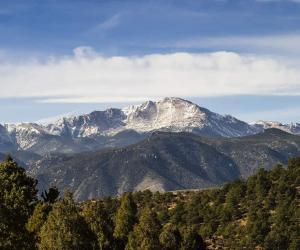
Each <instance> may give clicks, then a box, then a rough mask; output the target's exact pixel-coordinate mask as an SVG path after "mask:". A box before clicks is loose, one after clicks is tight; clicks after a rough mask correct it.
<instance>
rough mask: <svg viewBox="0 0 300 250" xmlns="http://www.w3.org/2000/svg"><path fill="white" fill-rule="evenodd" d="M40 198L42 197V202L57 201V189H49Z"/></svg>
mask: <svg viewBox="0 0 300 250" xmlns="http://www.w3.org/2000/svg"><path fill="white" fill-rule="evenodd" d="M41 197H42V199H43V201H44V202H48V203H54V202H55V201H57V199H58V197H59V191H58V188H57V187H50V188H49V190H48V192H47V191H46V190H45V191H44V192H43V193H42V195H41Z"/></svg>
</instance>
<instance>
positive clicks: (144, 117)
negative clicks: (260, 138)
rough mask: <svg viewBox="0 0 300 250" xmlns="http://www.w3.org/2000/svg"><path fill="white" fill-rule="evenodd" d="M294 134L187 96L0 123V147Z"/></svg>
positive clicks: (45, 148)
mask: <svg viewBox="0 0 300 250" xmlns="http://www.w3.org/2000/svg"><path fill="white" fill-rule="evenodd" d="M271 127H275V128H279V129H282V130H284V131H286V132H290V133H295V134H297V133H299V134H300V124H298V123H295V124H293V125H290V126H289V125H284V124H281V123H270V122H263V121H259V122H257V123H254V124H248V123H246V122H243V121H241V120H238V119H237V118H235V117H233V116H230V115H224V116H223V115H220V114H217V113H214V112H212V111H210V110H208V109H206V108H203V107H200V106H198V105H197V104H194V103H192V102H190V101H188V100H184V99H181V98H177V97H166V98H164V99H162V100H159V101H156V102H154V101H147V102H144V103H142V104H140V105H132V106H129V107H126V108H123V109H116V108H110V109H107V110H104V111H93V112H91V113H89V114H83V115H77V116H74V115H72V116H69V117H63V118H60V119H58V120H57V121H56V122H51V123H49V124H37V123H19V124H4V125H0V151H1V152H10V151H12V150H27V151H30V152H32V153H37V154H40V155H44V154H46V153H48V152H64V153H78V152H83V151H89V150H98V149H101V148H106V147H124V146H127V145H130V144H132V143H135V142H138V141H141V140H142V139H144V138H146V137H147V136H149V135H150V134H151V133H153V132H155V131H165V132H191V133H194V134H196V135H201V136H207V137H241V136H247V135H253V134H257V133H259V132H261V131H264V130H265V129H267V128H271Z"/></svg>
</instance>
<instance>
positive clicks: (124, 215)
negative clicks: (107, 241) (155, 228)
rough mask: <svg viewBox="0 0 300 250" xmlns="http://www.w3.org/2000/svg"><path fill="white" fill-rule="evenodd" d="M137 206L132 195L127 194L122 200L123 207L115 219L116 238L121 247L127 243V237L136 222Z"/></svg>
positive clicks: (121, 206)
mask: <svg viewBox="0 0 300 250" xmlns="http://www.w3.org/2000/svg"><path fill="white" fill-rule="evenodd" d="M136 209H137V208H136V204H135V202H134V201H133V198H132V195H131V194H130V193H126V194H124V195H123V197H122V198H121V205H120V207H119V209H118V211H117V213H116V217H115V229H114V237H115V238H116V239H117V240H118V241H119V244H120V246H121V247H124V246H125V245H126V243H127V237H128V235H129V233H130V232H131V230H132V228H133V226H134V224H135V222H136V212H137V211H136Z"/></svg>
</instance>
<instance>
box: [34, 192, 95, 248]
mask: <svg viewBox="0 0 300 250" xmlns="http://www.w3.org/2000/svg"><path fill="white" fill-rule="evenodd" d="M40 240H41V242H40V244H39V249H43V250H82V249H93V247H92V246H93V245H95V239H94V238H93V235H92V233H91V232H90V230H89V228H88V226H87V224H86V222H85V221H84V219H83V218H82V217H81V216H80V214H79V211H78V208H77V206H76V204H75V202H74V200H73V198H72V196H71V195H70V194H69V193H67V194H65V197H64V198H63V199H62V200H61V201H58V202H56V203H55V204H54V205H53V208H52V210H51V212H50V213H49V215H48V218H47V221H46V222H45V224H44V225H43V226H42V228H41V232H40Z"/></svg>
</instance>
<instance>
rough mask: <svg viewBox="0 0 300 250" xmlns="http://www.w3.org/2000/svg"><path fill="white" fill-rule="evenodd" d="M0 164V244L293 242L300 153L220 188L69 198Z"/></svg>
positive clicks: (229, 245) (299, 211)
mask: <svg viewBox="0 0 300 250" xmlns="http://www.w3.org/2000/svg"><path fill="white" fill-rule="evenodd" d="M36 184H37V183H36V181H35V180H34V179H32V178H31V177H28V176H27V175H26V173H25V171H24V170H23V169H22V168H20V167H18V165H17V164H16V163H15V162H14V161H13V159H12V158H10V157H8V158H7V159H6V160H5V161H4V162H3V163H1V164H0V215H1V216H0V249H10V250H13V249H67V250H68V249H70V250H71V249H127V250H135V249H141V250H142V249H143V250H147V249H149V250H150V249H151V250H152V249H153V250H156V249H175V250H176V249H181V250H183V249H186V250H193V249H266V250H267V249H268V250H276V249H278V250H283V249H289V250H297V249H300V237H299V236H300V224H299V218H300V199H299V198H300V158H294V159H291V160H290V161H289V163H288V166H287V167H283V166H276V167H274V168H273V169H272V170H270V171H266V170H263V169H260V170H258V171H257V173H256V174H255V175H253V176H252V177H249V178H248V179H247V180H245V181H241V180H239V181H235V182H232V183H229V184H226V185H224V186H223V187H222V188H220V189H211V190H202V191H201V190H200V191H185V192H180V191H178V192H168V193H158V192H157V193H151V192H150V191H144V192H136V193H126V194H124V195H123V196H122V197H109V198H105V199H98V200H87V201H84V202H80V203H76V202H75V201H74V200H73V198H72V194H71V193H70V192H68V191H66V192H65V194H64V195H62V197H59V193H58V191H57V189H56V188H51V189H49V190H47V191H45V192H43V194H42V197H41V199H40V200H38V197H37V190H36Z"/></svg>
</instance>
